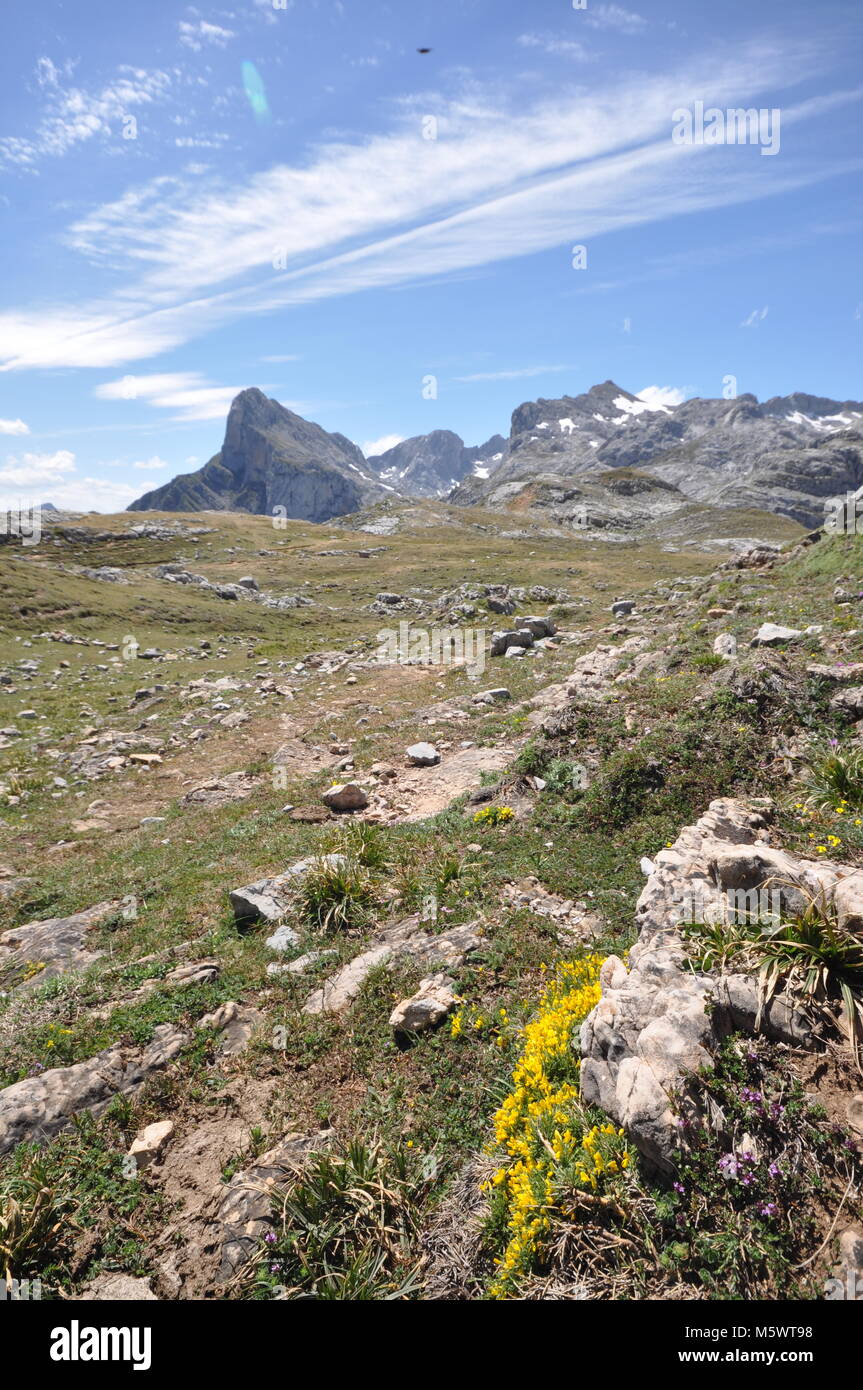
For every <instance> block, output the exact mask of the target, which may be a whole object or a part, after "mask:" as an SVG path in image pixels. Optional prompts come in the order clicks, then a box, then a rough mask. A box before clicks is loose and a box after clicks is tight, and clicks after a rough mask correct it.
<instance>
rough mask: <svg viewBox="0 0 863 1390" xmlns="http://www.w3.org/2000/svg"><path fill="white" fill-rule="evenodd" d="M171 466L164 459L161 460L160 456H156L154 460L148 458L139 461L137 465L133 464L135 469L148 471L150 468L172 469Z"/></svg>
mask: <svg viewBox="0 0 863 1390" xmlns="http://www.w3.org/2000/svg"><path fill="white" fill-rule="evenodd" d="M170 466H171V465H170V464H169V463H166V462H165V460H164V459H160V458H159V456H158V454H154V455H153V457H152V458H148V459H139V460H138V462H137V463H133V464H132V467H133V468H147V469H150V468H152V469H156V468H170Z"/></svg>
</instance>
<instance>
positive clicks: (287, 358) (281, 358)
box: [258, 352, 300, 362]
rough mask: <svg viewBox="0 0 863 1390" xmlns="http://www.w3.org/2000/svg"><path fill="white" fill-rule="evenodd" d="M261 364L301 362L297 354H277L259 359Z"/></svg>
mask: <svg viewBox="0 0 863 1390" xmlns="http://www.w3.org/2000/svg"><path fill="white" fill-rule="evenodd" d="M258 361H259V362H299V361H300V357H299V354H298V353H296V352H284V353H283V352H276V353H271V354H270V355H269V356H268V357H259V358H258Z"/></svg>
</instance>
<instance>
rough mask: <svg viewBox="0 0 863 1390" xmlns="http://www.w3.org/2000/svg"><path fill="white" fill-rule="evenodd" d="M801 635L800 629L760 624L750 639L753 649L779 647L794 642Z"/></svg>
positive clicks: (775, 624) (774, 624) (773, 624)
mask: <svg viewBox="0 0 863 1390" xmlns="http://www.w3.org/2000/svg"><path fill="white" fill-rule="evenodd" d="M802 636H803V633H802V631H801V630H800V628H795V627H780V626H779V625H778V624H777V623H762V624H761V626H760V628H759V629H758V631H757V632H756V634H755V636H754V637H753V639H752V646H753V647H781V646H783V645H784V644H785V643H786V642H796V641H797V639H798V637H802Z"/></svg>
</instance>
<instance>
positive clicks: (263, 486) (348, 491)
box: [129, 387, 395, 521]
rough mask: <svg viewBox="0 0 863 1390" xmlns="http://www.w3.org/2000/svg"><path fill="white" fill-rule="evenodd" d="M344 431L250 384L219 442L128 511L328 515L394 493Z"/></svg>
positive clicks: (308, 518) (313, 518)
mask: <svg viewBox="0 0 863 1390" xmlns="http://www.w3.org/2000/svg"><path fill="white" fill-rule="evenodd" d="M394 492H395V489H394V488H392V487H391V486H385V485H384V484H382V483H381V482H379V480H378V479H377V478H376V477H375V475H374V474H373V473H372V472H371V471H370V470H369V469H368V468H367V467H366V461H365V459H364V457H363V454H362V452H361V451H360V450H359V449H358V448H357V446H356V445H355V444H352V443H351V441H350V440H349V439H346V438H345V436H344V435H342V434H328V433H327V431H326V430H324V429H322V428H321V426H320V425H316V424H313V423H312V422H311V421H310V420H304V419H303V418H302V416H301V415H295V414H294V412H293V411H292V410H287V409H286V407H285V406H283V405H280V404H279V402H278V401H274V400H271V399H270V398H269V397H267V396H265V395H264V393H263V391H259V390H257V388H255V387H252V388H249V389H248V390H246V391H241V392H240V394H239V395H238V396H237V397H235V399H234V400H233V402H232V403H231V409H230V411H229V413H228V422H227V426H226V429H225V439H224V443H223V444H222V447H221V449H220V450H219V452H218V453H217V454H215V455H214V456H213V458H211V459H210V461H209V463H206V464H205V465H204V467H203V468H199V469H198V470H197V472H195V473H186V474H183V475H182V476H180V477H177V478H174V479H172V481H171V482H170V483H166V484H165V485H164V487H159V488H155V489H154V490H153V491H152V492H148V493H145V495H144V496H143V497H140V498H139V499H138V501H137V502H133V503H132V504H131V506H130V507H129V511H138V512H141V511H167V512H193V511H202V510H216V511H238V512H256V513H258V514H260V515H264V516H280V517H295V518H297V519H299V520H302V521H327V520H329V518H330V517H334V516H342V515H344V514H345V513H346V512H355V511H358V510H359V509H360V508H361V507H364V506H368V505H370V504H372V503H374V502H379V501H382V500H383V499H384V498H385V497H392V496H393V495H394Z"/></svg>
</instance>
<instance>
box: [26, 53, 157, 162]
mask: <svg viewBox="0 0 863 1390" xmlns="http://www.w3.org/2000/svg"><path fill="white" fill-rule="evenodd" d="M36 78H37V82H38V84H39V87H40V89H41V90H42V91H43V93H44V95H45V100H46V103H47V110H46V112H45V114H44V115H43V116H42V118H41V119H40V121H39V123H38V125H37V127H36V131H35V133H34V134H33V135H32V136H30V137H23V136H16V135H7V136H3V137H2V138H0V164H7V165H16V166H18V167H19V168H21V169H23V170H29V171H31V172H32V171H34V170H35V169H36V168H37V166H38V164H39V162H40V161H41V160H42V159H44V158H56V157H58V156H60V155H65V154H66V153H67V152H68V151H69V150H71V149H72V148H73V146H75V145H79V144H81V143H82V142H83V141H85V140H92V139H94V138H95V137H97V136H101V137H103V138H104V137H106V136H110V135H112V134H113V135H118V138H119V134H120V133H121V122H122V119H123V117H125V116H128V115H129V113H130V111H131V110H132V109H133V108H135V107H140V106H148V105H151V104H152V103H154V102H157V101H160V100H162V99H163V98H164V97H165V96H166V95H167V94H168V92H169V90H170V88H171V80H172V79H171V76H170V74H169V73H167V72H162V71H159V70H155V71H146V70H145V69H143V68H135V67H129V66H123V67H121V68H119V69H118V72H117V76H116V78H115V79H114V80H113V81H112V82H109V83H107V84H106V85H104V86H103V87H101V88H99V90H98V91H92V92H91V91H86V90H85V89H84V88H83V87H64V86H63V85H62V83H61V80H60V73H59V70H58V69H57V68H56V67H55V66H54V64H53V63H52V62H51V60H50V59H49V58H40V59H39V62H38V64H37V70H36Z"/></svg>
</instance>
